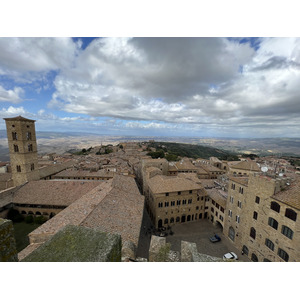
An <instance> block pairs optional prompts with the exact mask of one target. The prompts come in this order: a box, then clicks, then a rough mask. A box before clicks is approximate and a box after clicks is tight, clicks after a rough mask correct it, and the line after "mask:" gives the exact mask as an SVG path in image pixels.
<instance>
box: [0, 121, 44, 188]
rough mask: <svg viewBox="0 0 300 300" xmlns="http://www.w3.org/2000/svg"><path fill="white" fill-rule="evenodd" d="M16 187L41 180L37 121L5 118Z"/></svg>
mask: <svg viewBox="0 0 300 300" xmlns="http://www.w3.org/2000/svg"><path fill="white" fill-rule="evenodd" d="M4 120H5V123H6V132H7V139H8V147H9V155H10V164H11V170H12V179H13V181H14V186H18V185H21V184H23V183H25V182H26V181H32V180H39V179H40V176H39V171H38V158H37V144H36V135H35V124H34V122H35V120H29V119H26V118H23V117H21V116H18V117H15V118H5V119H4Z"/></svg>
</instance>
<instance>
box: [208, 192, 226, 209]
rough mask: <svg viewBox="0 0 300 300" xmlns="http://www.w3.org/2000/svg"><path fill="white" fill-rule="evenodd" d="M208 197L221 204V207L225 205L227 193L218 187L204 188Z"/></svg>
mask: <svg viewBox="0 0 300 300" xmlns="http://www.w3.org/2000/svg"><path fill="white" fill-rule="evenodd" d="M206 192H207V194H208V195H209V197H210V198H211V199H213V200H215V201H216V202H217V203H218V204H220V205H222V206H223V208H225V206H226V200H227V193H226V192H224V191H223V190H220V189H215V188H212V189H209V190H206Z"/></svg>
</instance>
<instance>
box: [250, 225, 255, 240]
mask: <svg viewBox="0 0 300 300" xmlns="http://www.w3.org/2000/svg"><path fill="white" fill-rule="evenodd" d="M250 236H251V237H252V238H253V239H255V237H256V230H255V229H254V228H253V227H251V229H250Z"/></svg>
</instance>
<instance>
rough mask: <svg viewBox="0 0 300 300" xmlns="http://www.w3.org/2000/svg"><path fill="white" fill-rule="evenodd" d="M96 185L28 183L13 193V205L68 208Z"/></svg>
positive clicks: (79, 182) (52, 182)
mask: <svg viewBox="0 0 300 300" xmlns="http://www.w3.org/2000/svg"><path fill="white" fill-rule="evenodd" d="M97 185H99V182H97V181H95V182H94V181H88V182H87V181H52V180H40V181H30V182H28V183H27V184H25V185H24V186H23V187H21V188H20V189H19V190H18V191H17V192H16V193H15V195H14V199H13V203H19V204H35V205H61V206H68V205H70V204H71V203H73V202H74V201H76V200H77V199H79V198H80V197H82V196H83V195H84V194H86V193H87V192H89V191H90V190H91V189H93V188H95V187H96V186H97Z"/></svg>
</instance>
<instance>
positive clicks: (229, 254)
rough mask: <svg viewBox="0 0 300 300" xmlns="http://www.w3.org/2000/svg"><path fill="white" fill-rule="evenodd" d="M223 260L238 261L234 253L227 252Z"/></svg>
mask: <svg viewBox="0 0 300 300" xmlns="http://www.w3.org/2000/svg"><path fill="white" fill-rule="evenodd" d="M223 260H238V256H237V255H236V254H235V253H234V252H228V253H226V254H224V255H223Z"/></svg>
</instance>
